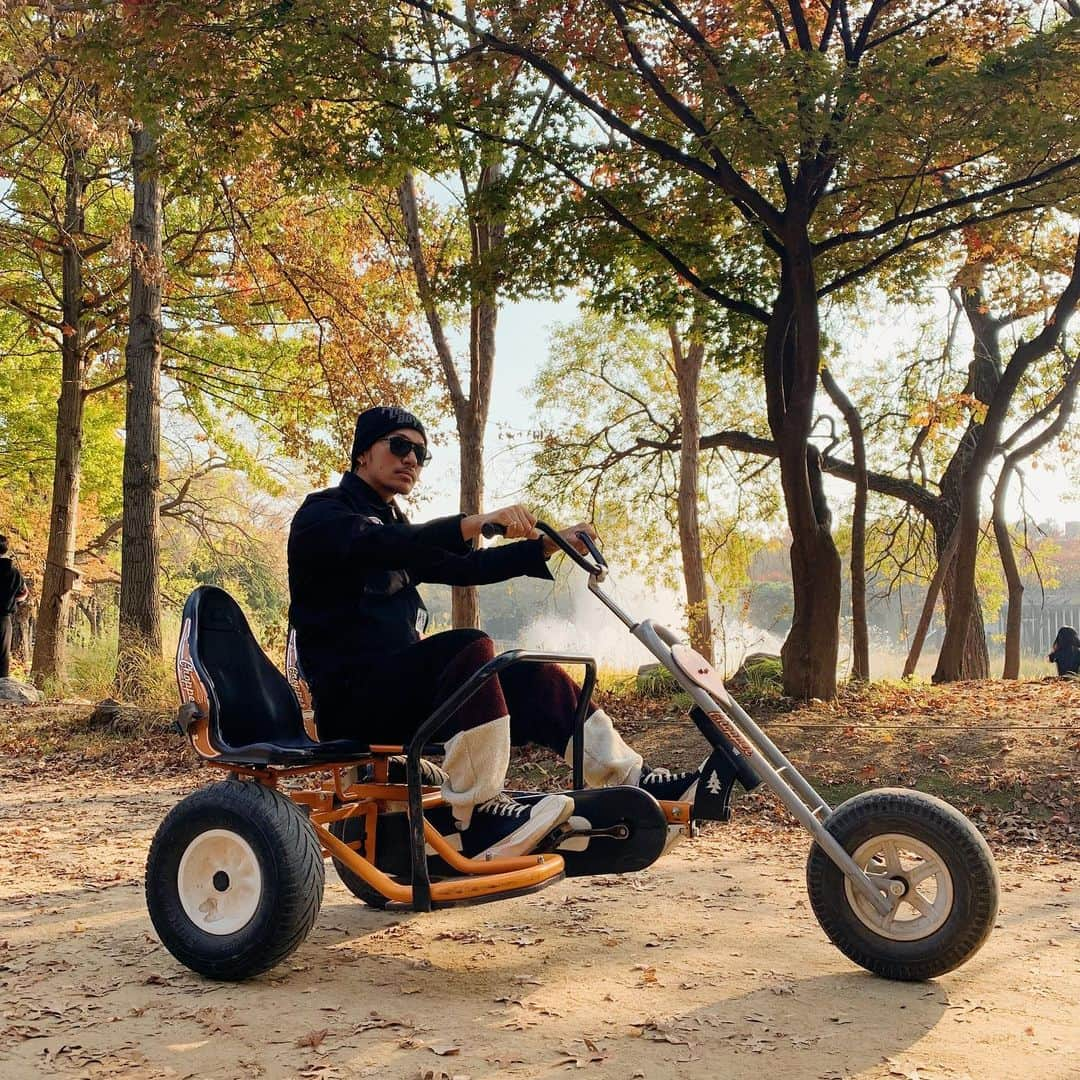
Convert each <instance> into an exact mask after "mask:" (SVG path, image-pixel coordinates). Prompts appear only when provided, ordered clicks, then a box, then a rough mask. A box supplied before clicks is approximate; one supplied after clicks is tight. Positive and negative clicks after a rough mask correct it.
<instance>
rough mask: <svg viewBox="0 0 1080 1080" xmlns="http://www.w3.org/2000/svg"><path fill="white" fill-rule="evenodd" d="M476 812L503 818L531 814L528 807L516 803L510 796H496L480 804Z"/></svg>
mask: <svg viewBox="0 0 1080 1080" xmlns="http://www.w3.org/2000/svg"><path fill="white" fill-rule="evenodd" d="M476 810H477V811H479V812H480V813H482V814H495V815H497V816H501V817H521V816H522V815H524V814H528V812H529V808H528V807H527V806H523V805H522V804H521V803H519V802H514V800H513V799H511V798H510V796H509V795H496V796H495V798H494V799H488V801H487V802H484V803H480V805H479V806H477V807H476Z"/></svg>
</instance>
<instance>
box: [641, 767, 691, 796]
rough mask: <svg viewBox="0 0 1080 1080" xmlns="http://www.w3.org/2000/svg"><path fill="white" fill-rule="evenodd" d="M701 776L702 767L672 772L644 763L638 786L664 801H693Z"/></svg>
mask: <svg viewBox="0 0 1080 1080" xmlns="http://www.w3.org/2000/svg"><path fill="white" fill-rule="evenodd" d="M700 778H701V770H700V769H693V770H690V771H687V772H672V771H671V770H670V769H650V768H649V767H648V765H643V766H642V768H641V779H640V780H639V781H638V787H639V788H641V789H642V791H647V792H648V793H649V794H650V795H651V796H652V797H653V798H654V799H658V800H663V801H664V802H693V801H694V796H695V795H696V794H697V785H698V780H699V779H700Z"/></svg>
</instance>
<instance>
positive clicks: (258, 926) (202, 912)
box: [146, 780, 325, 979]
mask: <svg viewBox="0 0 1080 1080" xmlns="http://www.w3.org/2000/svg"><path fill="white" fill-rule="evenodd" d="M324 872H325V871H324V867H323V858H322V851H321V849H320V847H319V842H318V840H317V839H316V836H315V830H314V829H313V828H312V827H311V822H309V821H308V819H307V817H306V816H305V815H304V813H303V812H302V811H301V810H300V809H299V808H298V807H297V806H296V805H295V804H294V803H292V802H291V801H290V800H289V799H287V798H285V797H284V796H283V795H280V794H278V793H277V792H276V791H273V790H271V789H270V788H268V787H265V786H264V785H262V784H257V783H244V782H241V781H237V780H226V781H223V782H221V783H218V784H212V785H210V786H209V787H206V788H203V789H201V790H200V791H196V792H195V793H194V794H192V795H189V796H188V797H187V798H186V799H184V800H183V802H181V803H179V804H178V805H176V806H175V807H173V809H172V810H171V811H170V812H169V814H168V815H167V816H166V818H165V820H164V821H163V822H162V823H161V826H160V827H159V828H158V831H157V834H156V835H155V836H154V841H153V843H152V844H151V846H150V854H149V857H148V859H147V864H146V905H147V908H148V909H149V912H150V919H151V921H152V922H153V924H154V929H155V930H156V931H157V933H158V936H159V937H160V938H161V942H162V944H163V945H164V946H165V947H166V948H167V949H168V950H169V952H171V953H172V954H173V956H175V957H176V959H177V960H179V961H180V962H181V963H182V964H185V965H186V966H187V967H189V968H191V970H192V971H197V972H198V973H199V974H200V975H206V976H208V977H209V978H211V979H246V978H249V977H250V976H252V975H258V974H260V973H261V972H264V971H268V970H269V969H270V968H272V967H274V966H275V965H276V964H279V963H281V961H282V960H284V959H285V958H286V957H287V956H288V955H289V954H290V953H292V952H294V951H295V950H296V949H297V948H298V947H299V945H300V944H301V942H302V941H303V940H304V938H306V937H307V935H308V933H309V932H310V930H311V927H312V926H313V925H314V923H315V919H316V917H317V916H318V914H319V905H320V904H321V902H322V893H323V878H324Z"/></svg>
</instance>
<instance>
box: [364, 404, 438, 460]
mask: <svg viewBox="0 0 1080 1080" xmlns="http://www.w3.org/2000/svg"><path fill="white" fill-rule="evenodd" d="M398 428H412V429H413V430H414V431H419V432H420V434H421V436H423V439H424V442H425V443H427V432H426V431H424V425H423V424H421V423H420V421H419V420H417V419H416V417H415V416H413V414H412V413H411V412H407V411H406V410H405V409H398V408H394V407H388V406H385V405H379V406H377V407H376V408H374V409H366V410H365V411H364V412H362V413H361V414H360V415H359V416H358V417H357V418H356V433H355V434H354V435H353V444H352V458H351V460H352V465H353V468H356V459H357V458H358V457H359V456H360V455H361V454H362V453H363V452H364V451H365V450H366V449H367V448H368V447H369V446H371V445H372V444H373V443H376V442H378V441H379V439H381V438H382V437H383V436H384V435H386V434H387V433H388V432H391V431H397V429H398Z"/></svg>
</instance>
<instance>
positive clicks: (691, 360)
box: [668, 306, 713, 663]
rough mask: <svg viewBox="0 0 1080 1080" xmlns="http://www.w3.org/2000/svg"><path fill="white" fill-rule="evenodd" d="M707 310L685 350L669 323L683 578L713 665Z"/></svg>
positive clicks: (702, 646) (695, 641)
mask: <svg viewBox="0 0 1080 1080" xmlns="http://www.w3.org/2000/svg"><path fill="white" fill-rule="evenodd" d="M703 324H704V318H703V312H702V310H701V308H700V307H699V306H695V310H694V317H693V320H692V322H691V325H690V341H689V347H688V348H686V349H684V348H683V343H682V340H681V338H680V336H679V329H678V327H677V326H676V324H675V322H674V321H672V322H671V323H670V324H669V326H668V337H669V338H670V339H671V353H672V356H673V358H674V361H675V381H676V385H677V386H678V391H679V418H680V426H681V430H682V445H681V447H680V449H679V492H678V501H677V513H678V520H679V551H680V553H681V555H682V568H683V582H684V584H685V586H686V608H687V621H688V625H689V630H690V644H691V645H692V646H693V647H694V648H695V649H696V650H697V651H698V652H699V653H701V655H702V656H704V657H705V658H706V659H707V660H708V661H709V662H710V663H711V662H712V660H713V631H712V617H711V616H710V614H709V592H708V585H707V583H706V580H705V560H704V557H703V556H702V551H701V521H700V515H699V512H698V499H699V474H700V469H699V461H700V454H701V451H700V450H699V448H698V443H699V442H700V441H701V416H700V414H699V411H698V386H699V384H700V380H701V367H702V363H703V361H704V359H705V338H704V336H703V332H704V325H703Z"/></svg>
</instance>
